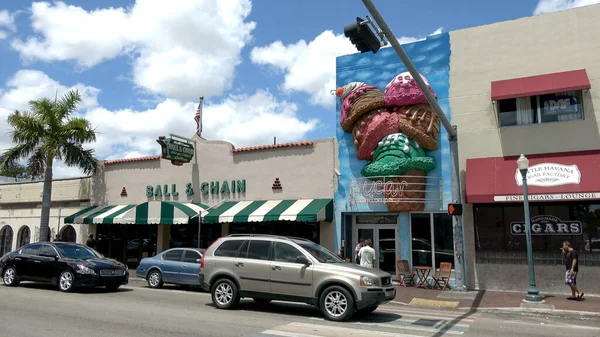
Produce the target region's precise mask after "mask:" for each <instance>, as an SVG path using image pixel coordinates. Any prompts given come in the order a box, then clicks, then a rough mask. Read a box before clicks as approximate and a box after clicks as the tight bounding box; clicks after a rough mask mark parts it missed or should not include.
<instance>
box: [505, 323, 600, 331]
mask: <svg viewBox="0 0 600 337" xmlns="http://www.w3.org/2000/svg"><path fill="white" fill-rule="evenodd" d="M502 323H507V324H521V325H534V326H538V327H544V328H558V329H581V330H596V331H600V327H593V326H585V325H574V324H563V325H560V324H547V323H544V322H521V321H503V322H502Z"/></svg>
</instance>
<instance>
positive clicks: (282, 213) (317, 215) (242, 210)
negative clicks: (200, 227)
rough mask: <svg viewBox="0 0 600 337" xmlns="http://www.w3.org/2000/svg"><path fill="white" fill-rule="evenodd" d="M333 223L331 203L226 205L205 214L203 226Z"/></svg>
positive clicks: (291, 201) (306, 201)
mask: <svg viewBox="0 0 600 337" xmlns="http://www.w3.org/2000/svg"><path fill="white" fill-rule="evenodd" d="M332 219H333V200H332V199H294V200H262V201H226V202H224V203H223V204H221V205H219V206H217V207H215V208H211V209H209V210H208V211H207V212H204V213H203V214H202V222H204V223H221V222H265V221H282V220H287V221H299V222H318V221H331V220H332Z"/></svg>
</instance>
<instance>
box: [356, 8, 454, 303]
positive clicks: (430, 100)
mask: <svg viewBox="0 0 600 337" xmlns="http://www.w3.org/2000/svg"><path fill="white" fill-rule="evenodd" d="M362 2H363V4H364V5H365V7H366V8H367V10H368V11H369V12H370V13H371V15H372V16H373V19H375V22H377V25H378V26H379V28H380V29H381V31H382V32H383V34H384V35H385V36H386V37H387V39H388V41H389V42H390V44H391V45H392V48H394V51H395V52H396V54H398V57H400V60H401V61H402V63H404V66H406V69H407V70H408V72H409V73H410V74H411V76H412V77H413V78H414V79H415V81H416V82H417V85H418V86H419V88H420V89H421V91H422V92H423V95H425V98H426V99H427V102H428V103H429V105H430V106H431V108H432V109H433V111H434V112H435V114H436V115H437V117H438V118H439V119H440V121H441V123H442V125H443V126H444V129H446V132H447V133H448V141H449V143H450V144H449V145H450V177H451V178H452V199H453V201H454V202H460V203H462V195H461V188H460V170H459V159H458V133H457V130H456V127H455V126H452V124H450V121H449V120H448V118H446V115H445V114H444V112H443V111H442V108H441V107H440V105H439V104H438V102H437V101H436V99H435V97H433V94H432V93H431V92H430V91H429V89H428V88H427V85H426V84H425V81H423V78H421V74H420V73H419V72H418V71H417V68H415V66H414V64H413V63H412V61H411V60H410V58H409V57H408V55H406V52H404V49H403V48H402V46H401V45H400V42H398V40H397V39H396V35H394V34H393V33H392V30H391V29H390V27H389V26H388V24H387V23H386V22H385V20H384V19H383V17H382V16H381V14H380V13H379V11H378V10H377V8H376V7H375V4H373V1H371V0H362ZM452 230H453V233H454V270H455V289H456V290H461V291H462V290H466V281H465V277H464V274H465V271H466V269H465V265H464V244H463V239H462V238H463V228H462V218H461V217H459V216H453V217H452Z"/></svg>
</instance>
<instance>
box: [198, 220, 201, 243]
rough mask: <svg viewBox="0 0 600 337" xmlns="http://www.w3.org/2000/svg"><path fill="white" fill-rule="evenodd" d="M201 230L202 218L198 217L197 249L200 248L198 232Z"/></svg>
mask: <svg viewBox="0 0 600 337" xmlns="http://www.w3.org/2000/svg"><path fill="white" fill-rule="evenodd" d="M201 230H202V217H201V216H200V217H198V248H202V247H200V246H201V244H200V231H201Z"/></svg>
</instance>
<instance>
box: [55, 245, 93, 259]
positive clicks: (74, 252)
mask: <svg viewBox="0 0 600 337" xmlns="http://www.w3.org/2000/svg"><path fill="white" fill-rule="evenodd" d="M56 248H58V250H59V251H60V253H61V254H62V256H64V257H68V258H71V259H79V260H87V259H95V258H99V257H102V254H100V253H98V252H97V251H95V250H93V249H91V248H89V247H85V246H76V245H65V244H56Z"/></svg>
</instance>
